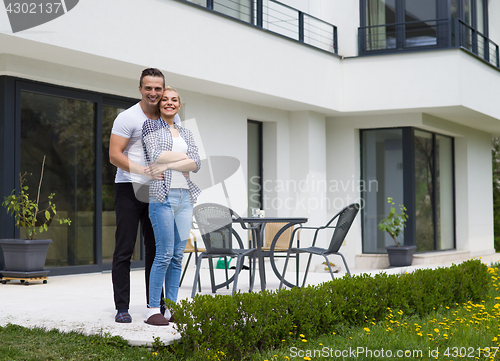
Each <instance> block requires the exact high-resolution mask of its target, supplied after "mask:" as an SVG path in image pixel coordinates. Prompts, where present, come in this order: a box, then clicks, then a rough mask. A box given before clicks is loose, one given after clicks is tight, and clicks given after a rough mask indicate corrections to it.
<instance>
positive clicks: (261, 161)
mask: <svg viewBox="0 0 500 361" xmlns="http://www.w3.org/2000/svg"><path fill="white" fill-rule="evenodd" d="M247 124H255V125H257V126H258V130H257V132H258V135H259V139H258V147H259V154H258V160H259V170H258V171H259V177H260V188H259V203H260V207H261V209H263V207H264V187H263V179H264V140H263V136H264V133H263V129H264V124H263V122H260V121H258V120H251V119H248V120H247ZM249 186H250V185H248V187H249ZM250 215H251V214H250V213H249V214H248V216H250Z"/></svg>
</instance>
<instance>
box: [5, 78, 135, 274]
mask: <svg viewBox="0 0 500 361" xmlns="http://www.w3.org/2000/svg"><path fill="white" fill-rule="evenodd" d="M135 102H136V100H134V99H127V98H121V97H114V96H107V95H103V94H99V93H92V92H84V91H78V90H75V89H68V88H63V87H57V86H52V85H48V84H41V83H35V82H30V81H24V80H21V79H16V78H12V77H6V76H3V77H0V104H3V110H4V111H3V112H0V137H2V139H3V144H2V148H1V149H2V151H1V152H2V154H3V157H2V158H1V160H0V163H1V166H2V167H3V170H4V176H3V177H2V181H1V182H0V186H1V188H2V193H3V194H4V195H7V194H9V193H10V192H11V191H12V189H14V188H16V189H19V177H18V175H19V174H20V173H21V174H25V173H26V174H27V175H26V185H27V186H28V187H29V192H30V195H31V196H32V197H36V194H37V191H38V187H39V182H40V176H41V170H42V161H43V159H44V156H45V158H46V160H45V166H44V172H43V181H42V186H41V189H40V202H41V204H40V207H42V208H44V207H45V206H46V203H47V196H48V195H49V194H51V193H54V194H55V196H54V198H53V202H54V203H55V204H56V206H57V214H58V216H59V217H61V218H70V219H71V221H72V222H71V225H70V226H67V225H59V223H58V222H57V221H52V222H51V224H50V226H49V228H48V232H43V233H41V234H39V235H37V238H49V239H52V241H53V243H52V244H51V245H50V247H49V249H48V253H47V261H46V268H48V269H50V270H51V274H53V275H58V274H69V273H80V272H95V271H100V270H106V269H110V268H111V261H112V256H113V251H114V243H115V241H114V239H115V230H116V223H115V212H114V210H115V206H114V178H115V173H116V168H115V167H114V166H113V165H111V164H110V163H109V137H110V133H111V127H112V125H113V122H114V119H115V118H116V116H117V115H118V114H119V113H120V112H122V111H123V110H125V109H126V108H128V107H130V106H131V105H133V104H134V103H135ZM42 202H45V203H42ZM0 223H1V224H2V227H1V228H0V233H1V234H0V237H4V238H13V237H24V236H25V235H24V234H23V232H24V231H23V230H18V229H17V228H16V227H15V225H14V221H13V218H12V217H10V216H8V215H7V214H6V213H5V212H4V213H2V214H1V215H0ZM138 240H140V237H139V236H138ZM0 258H1V255H0ZM132 261H133V262H132V266H133V267H142V266H144V261H143V247H142V244H141V242H137V244H136V248H135V252H134V254H133V258H132ZM0 266H1V264H0Z"/></svg>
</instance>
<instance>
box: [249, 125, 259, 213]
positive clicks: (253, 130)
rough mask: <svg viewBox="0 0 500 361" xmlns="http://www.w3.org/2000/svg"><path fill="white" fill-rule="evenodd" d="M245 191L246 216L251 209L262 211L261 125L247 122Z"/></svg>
mask: <svg viewBox="0 0 500 361" xmlns="http://www.w3.org/2000/svg"><path fill="white" fill-rule="evenodd" d="M247 124H248V125H247V132H248V133H247V138H248V143H247V147H248V148H247V164H248V166H247V169H248V172H247V185H248V186H247V189H248V213H247V214H248V215H251V214H252V211H251V210H252V208H258V209H262V207H263V204H262V197H263V191H262V123H261V122H256V121H253V120H249V121H248V123H247Z"/></svg>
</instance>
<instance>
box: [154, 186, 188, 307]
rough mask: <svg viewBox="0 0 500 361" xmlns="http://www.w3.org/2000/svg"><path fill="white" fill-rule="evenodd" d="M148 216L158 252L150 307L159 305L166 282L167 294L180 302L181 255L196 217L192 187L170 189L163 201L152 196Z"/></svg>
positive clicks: (174, 300) (171, 298)
mask: <svg viewBox="0 0 500 361" xmlns="http://www.w3.org/2000/svg"><path fill="white" fill-rule="evenodd" d="M149 218H150V219H151V224H152V225H153V230H154V233H155V241H156V255H155V260H154V262H153V266H152V267H151V274H150V276H149V307H160V297H161V290H162V286H163V282H165V297H166V298H167V299H169V300H171V301H173V302H177V294H178V292H179V282H180V279H181V273H182V258H183V256H184V249H185V248H186V242H187V239H188V237H189V231H190V230H191V221H192V218H193V205H192V204H191V203H190V199H189V191H188V190H187V189H180V188H174V189H171V190H170V192H169V194H168V197H167V198H166V200H165V202H163V203H160V202H158V200H157V199H155V198H152V197H151V198H150V200H149Z"/></svg>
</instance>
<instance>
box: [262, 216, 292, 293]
mask: <svg viewBox="0 0 500 361" xmlns="http://www.w3.org/2000/svg"><path fill="white" fill-rule="evenodd" d="M287 224H288V223H286V222H276V223H266V225H265V227H264V241H265V243H264V245H263V246H262V251H263V252H264V257H269V256H270V252H271V245H272V242H273V240H274V237H275V236H276V234H277V233H278V232H279V231H280V230H281V228H283V227H284V226H286V225H287ZM293 230H294V226H291V227H288V228H287V229H286V230H285V231H284V232H283V233H282V234H281V235H280V236H279V238H278V239H277V241H276V244H275V245H274V250H273V252H274V257H276V258H280V257H281V258H283V257H287V251H288V247H289V245H290V238H291V237H293V236H294V234H295V233H297V242H296V244H297V248H298V247H300V229H298V230H297V232H293ZM290 257H295V263H296V270H297V272H296V282H297V283H296V285H297V287H298V286H299V272H298V270H299V253H295V254H294V255H290Z"/></svg>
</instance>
